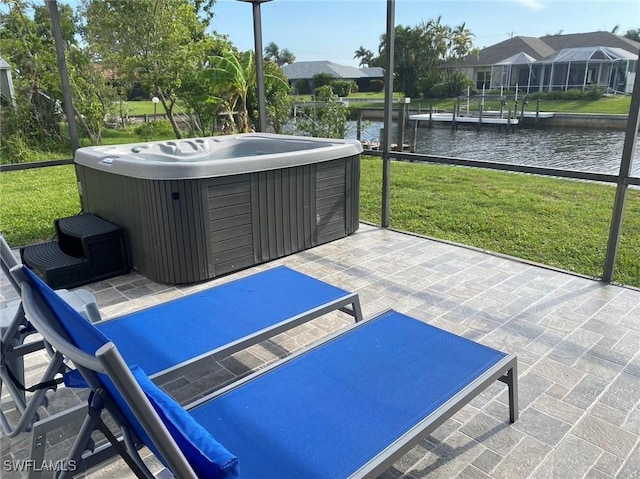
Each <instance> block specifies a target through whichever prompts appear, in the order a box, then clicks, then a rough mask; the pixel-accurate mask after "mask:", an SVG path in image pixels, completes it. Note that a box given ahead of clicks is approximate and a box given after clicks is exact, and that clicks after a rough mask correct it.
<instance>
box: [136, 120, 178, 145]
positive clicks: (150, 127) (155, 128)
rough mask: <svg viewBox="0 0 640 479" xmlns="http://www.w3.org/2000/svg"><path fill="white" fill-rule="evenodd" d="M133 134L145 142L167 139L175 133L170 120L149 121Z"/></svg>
mask: <svg viewBox="0 0 640 479" xmlns="http://www.w3.org/2000/svg"><path fill="white" fill-rule="evenodd" d="M133 132H134V133H135V134H136V135H138V136H140V137H141V138H142V139H143V140H144V141H151V140H153V139H154V138H157V137H166V136H169V135H171V134H172V133H173V128H171V123H169V121H168V120H160V121H149V122H147V123H142V124H140V125H138V126H136V127H135V128H134V129H133Z"/></svg>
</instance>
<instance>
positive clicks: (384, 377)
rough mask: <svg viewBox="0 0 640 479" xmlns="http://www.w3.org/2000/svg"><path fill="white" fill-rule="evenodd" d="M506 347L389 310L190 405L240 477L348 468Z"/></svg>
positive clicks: (333, 474) (321, 474) (265, 478)
mask: <svg viewBox="0 0 640 479" xmlns="http://www.w3.org/2000/svg"><path fill="white" fill-rule="evenodd" d="M504 356H505V354H504V353H501V352H499V351H496V350H493V349H491V348H488V347H485V346H482V345H480V344H477V343H474V342H472V341H469V340H466V339H464V338H461V337H459V336H455V335H453V334H450V333H448V332H446V331H443V330H440V329H437V328H434V327H432V326H429V325H427V324H425V323H423V322H420V321H417V320H415V319H412V318H410V317H408V316H404V315H402V314H400V313H397V312H393V311H392V312H389V313H386V314H384V315H382V316H380V317H379V318H376V319H374V320H371V321H366V322H365V323H361V325H360V326H359V327H356V328H355V329H354V330H353V331H351V332H349V333H347V334H345V335H342V336H339V337H338V338H336V339H334V340H331V341H329V342H327V343H325V344H323V345H321V346H320V347H318V348H315V349H313V350H312V351H310V352H308V353H305V354H303V355H301V356H299V357H297V358H296V359H295V360H293V361H289V362H287V363H285V364H284V365H281V366H279V367H277V368H276V369H274V370H272V371H270V372H269V373H268V374H265V375H262V376H259V377H258V378H256V379H254V380H252V381H249V382H248V383H246V384H244V385H243V386H242V387H239V388H237V389H232V390H231V391H229V392H228V393H226V394H223V395H221V396H219V397H217V398H214V399H212V400H211V401H209V402H207V403H205V404H203V405H201V406H199V407H197V408H195V409H194V410H192V411H191V414H192V415H193V417H194V418H195V419H196V420H197V421H198V422H199V423H200V424H202V425H203V426H204V427H205V428H206V429H207V430H209V431H211V432H212V433H213V434H214V435H215V436H216V438H217V439H218V440H220V441H221V442H222V443H223V444H225V446H226V447H227V448H228V449H229V450H231V451H233V452H234V454H236V455H237V456H238V458H239V461H240V464H241V465H242V466H241V467H242V477H243V478H246V479H271V478H272V479H281V478H294V477H295V478H298V477H300V478H305V479H311V478H341V477H347V476H349V474H352V473H353V472H355V471H356V470H357V469H358V468H359V467H360V466H362V465H363V464H364V463H366V462H367V461H368V460H370V459H371V458H373V457H375V456H376V455H377V454H379V453H380V451H381V450H383V449H384V448H385V447H387V446H388V445H389V444H390V443H391V442H392V441H394V440H396V439H397V438H398V437H399V436H401V435H402V434H403V433H405V432H406V431H407V430H408V429H410V428H411V427H413V426H414V425H415V424H416V423H418V422H419V421H420V420H422V419H424V418H425V417H427V416H428V415H429V414H430V413H432V412H433V411H434V410H436V409H437V408H438V407H439V406H441V405H442V404H444V403H445V402H446V401H447V400H448V399H450V398H451V397H452V396H453V395H454V394H456V393H457V392H459V391H460V390H462V389H463V388H464V387H465V386H466V385H468V383H469V382H470V381H472V380H474V379H476V378H477V377H479V376H480V375H481V374H482V373H483V372H485V371H486V370H487V368H489V367H491V366H492V365H494V364H495V363H497V362H498V361H500V360H501V359H502V358H503V357H504Z"/></svg>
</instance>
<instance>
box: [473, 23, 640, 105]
mask: <svg viewBox="0 0 640 479" xmlns="http://www.w3.org/2000/svg"><path fill="white" fill-rule="evenodd" d="M639 50H640V43H638V42H636V41H633V40H631V39H629V38H626V37H622V36H620V35H615V34H613V33H609V32H591V33H575V34H568V35H546V36H543V37H539V38H535V37H523V36H516V37H513V38H510V39H508V40H505V41H503V42H500V43H497V44H495V45H491V46H489V47H486V48H483V49H482V50H480V52H479V54H478V55H477V56H473V55H470V56H468V57H467V58H466V59H465V61H464V64H463V67H462V71H463V72H464V73H465V74H466V75H467V77H468V78H469V79H470V80H471V81H473V83H474V86H475V88H477V89H478V90H482V89H485V90H501V89H506V90H509V89H512V90H513V89H515V88H518V90H520V91H522V92H525V93H535V92H544V91H554V90H560V91H566V90H569V89H576V88H578V89H582V90H585V89H588V88H600V89H602V90H603V91H604V92H605V93H625V94H630V93H631V90H632V88H633V82H634V79H635V75H636V72H637V70H638V51H639Z"/></svg>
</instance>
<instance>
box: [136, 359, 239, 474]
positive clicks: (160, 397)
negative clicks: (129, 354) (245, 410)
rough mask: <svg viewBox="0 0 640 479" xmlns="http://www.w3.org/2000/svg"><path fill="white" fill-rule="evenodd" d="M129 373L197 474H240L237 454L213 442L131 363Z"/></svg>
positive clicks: (187, 414) (207, 434)
mask: <svg viewBox="0 0 640 479" xmlns="http://www.w3.org/2000/svg"><path fill="white" fill-rule="evenodd" d="M131 372H132V373H133V376H134V377H135V378H136V380H137V381H138V384H140V387H141V388H142V390H143V391H144V393H145V395H146V396H147V398H148V399H149V401H150V402H151V404H152V406H153V408H154V409H155V410H156V412H157V413H158V415H159V416H160V418H161V419H162V422H163V423H164V424H165V426H167V429H168V430H169V433H170V434H171V436H172V437H173V439H174V440H175V441H176V444H178V447H179V448H180V450H181V451H182V453H183V454H184V456H185V457H186V458H187V460H188V461H189V464H190V465H191V467H192V468H193V470H194V472H195V473H196V474H197V475H198V477H201V478H220V479H233V478H237V477H240V475H239V471H238V458H237V457H236V456H234V455H233V454H231V453H230V452H229V451H227V449H226V448H225V447H224V446H223V445H222V444H220V443H219V442H218V441H216V440H215V438H214V437H213V436H212V435H211V434H210V433H209V432H208V431H207V430H205V429H204V428H203V427H202V426H201V425H200V424H198V423H197V422H196V421H195V419H193V417H192V416H190V415H189V413H188V412H187V411H185V409H184V408H183V407H182V406H180V404H178V403H177V402H175V401H174V400H173V399H172V398H171V397H169V396H168V395H167V394H165V393H164V392H163V391H162V390H161V389H160V388H158V387H157V386H156V385H155V384H154V383H153V382H152V381H151V380H150V379H149V377H148V376H147V375H146V374H145V373H144V372H143V371H142V369H140V368H139V367H137V366H133V367H132V368H131Z"/></svg>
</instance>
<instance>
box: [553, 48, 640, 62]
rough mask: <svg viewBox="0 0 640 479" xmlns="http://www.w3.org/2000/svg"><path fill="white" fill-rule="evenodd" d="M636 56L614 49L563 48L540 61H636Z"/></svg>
mask: <svg viewBox="0 0 640 479" xmlns="http://www.w3.org/2000/svg"><path fill="white" fill-rule="evenodd" d="M637 58H638V57H637V55H634V54H632V53H631V52H628V51H627V50H624V49H622V48H616V47H577V48H563V49H562V50H560V51H558V52H556V53H554V54H553V55H551V56H549V57H547V58H545V59H544V60H542V61H543V62H544V63H553V62H563V63H567V62H586V61H591V60H606V61H615V60H622V61H625V60H630V61H633V60H636V59H637Z"/></svg>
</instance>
